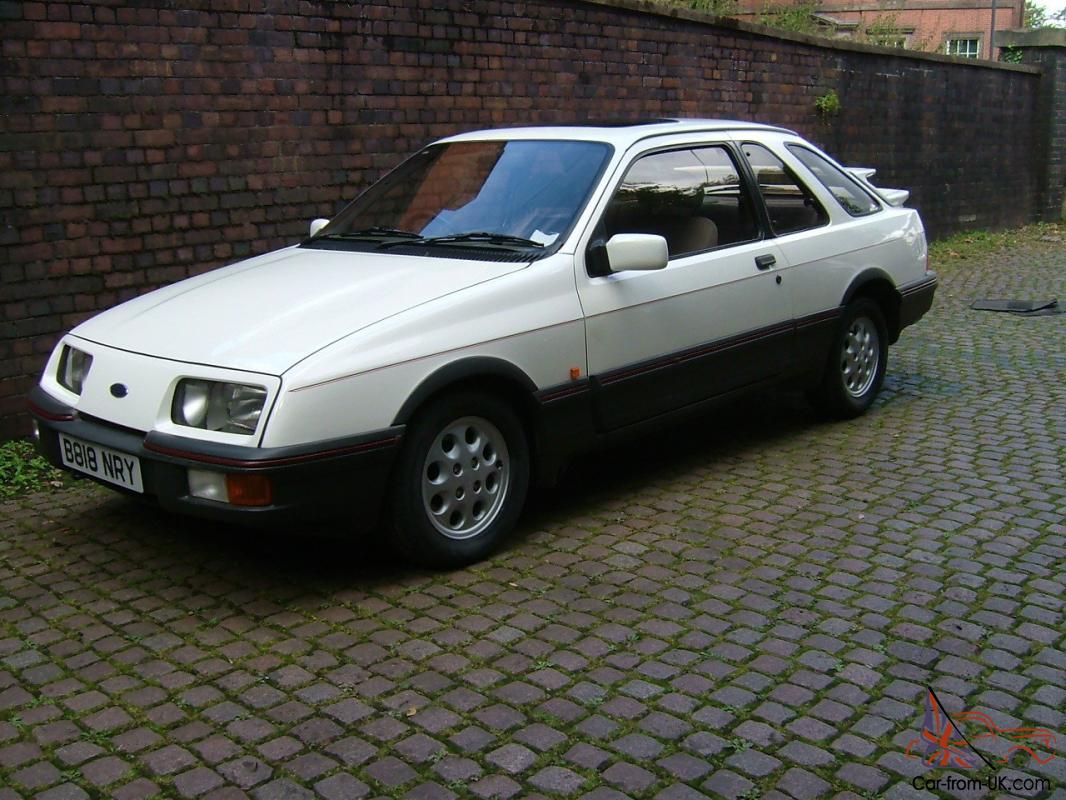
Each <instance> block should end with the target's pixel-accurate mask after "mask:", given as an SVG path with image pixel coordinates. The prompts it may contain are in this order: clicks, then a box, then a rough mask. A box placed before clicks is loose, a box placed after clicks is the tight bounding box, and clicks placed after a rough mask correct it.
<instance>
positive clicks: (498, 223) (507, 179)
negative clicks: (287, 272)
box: [311, 140, 611, 250]
mask: <svg viewBox="0 0 1066 800" xmlns="http://www.w3.org/2000/svg"><path fill="white" fill-rule="evenodd" d="M610 152H611V148H610V146H609V145H607V144H605V143H602V142H585V141H560V140H513V141H471V142H451V143H444V144H436V145H431V146H429V147H427V148H425V149H424V150H422V151H420V152H419V153H417V154H415V155H414V156H412V157H411V158H410V159H408V160H407V161H406V162H404V163H403V164H402V165H400V167H398V168H397V169H396V170H394V171H393V172H391V173H389V174H388V175H387V176H385V178H383V179H382V180H381V181H379V182H378V183H376V184H375V185H374V186H372V187H371V188H370V189H369V190H367V191H366V192H365V193H364V194H363V195H362V196H361V197H359V198H358V199H357V200H356V201H355V202H353V203H352V204H351V205H349V206H348V207H347V208H345V209H344V210H343V211H342V212H341V213H340V214H338V215H337V216H336V217H335V218H334V219H332V220H331V221H330V223H329V225H327V226H326V227H325V228H323V229H322V231H321V232H320V233H319V234H318V235H317V236H316V237H315V239H312V240H311V243H313V242H315V241H316V240H318V239H320V238H321V239H323V240H338V239H347V240H350V241H364V242H365V241H376V242H380V243H381V244H382V245H384V246H388V247H396V246H400V247H402V246H404V245H408V244H410V245H414V246H419V247H421V246H424V245H426V244H434V243H439V244H453V245H455V244H459V245H462V246H476V245H485V246H490V247H491V246H506V247H528V248H529V249H531V250H535V249H544V250H547V249H550V248H552V246H553V245H555V244H557V243H558V244H561V243H562V239H563V238H564V237H565V236H566V234H567V233H568V232H569V230H570V228H571V227H572V225H573V223H574V221H575V219H576V217H577V215H578V212H579V211H580V210H581V208H582V207H583V206H584V204H585V202H586V201H587V199H588V197H589V195H590V193H591V192H592V189H593V187H594V186H595V183H596V180H597V178H598V177H599V175H600V174H601V172H602V170H603V168H604V166H605V165H606V163H607V160H608V158H609V156H610Z"/></svg>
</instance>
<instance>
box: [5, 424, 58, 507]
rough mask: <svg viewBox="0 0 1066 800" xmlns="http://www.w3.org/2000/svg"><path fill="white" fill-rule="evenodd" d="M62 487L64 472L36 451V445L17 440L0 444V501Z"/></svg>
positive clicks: (24, 440)
mask: <svg viewBox="0 0 1066 800" xmlns="http://www.w3.org/2000/svg"><path fill="white" fill-rule="evenodd" d="M62 485H63V473H62V472H60V471H59V470H58V469H56V468H55V467H53V466H52V465H51V464H49V463H48V462H47V461H45V460H44V458H43V457H42V456H41V455H40V454H39V453H38V452H37V448H36V447H34V445H33V443H32V442H30V441H28V440H26V439H15V440H13V441H10V442H5V443H4V444H2V445H0V500H10V499H11V498H13V497H18V496H20V495H23V494H29V493H30V492H38V491H41V490H43V489H48V488H58V487H61V486H62Z"/></svg>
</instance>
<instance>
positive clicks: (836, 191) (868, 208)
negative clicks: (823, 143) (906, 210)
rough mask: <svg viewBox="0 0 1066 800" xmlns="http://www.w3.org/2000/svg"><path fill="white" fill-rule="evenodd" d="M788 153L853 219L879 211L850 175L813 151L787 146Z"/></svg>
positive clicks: (791, 145)
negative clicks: (808, 171) (796, 159)
mask: <svg viewBox="0 0 1066 800" xmlns="http://www.w3.org/2000/svg"><path fill="white" fill-rule="evenodd" d="M788 149H789V151H790V152H791V153H792V155H794V156H795V157H796V158H798V159H799V160H800V161H802V162H803V166H805V167H806V168H807V169H809V170H810V171H811V172H813V173H814V177H816V178H817V179H818V180H819V181H821V183H822V185H823V186H825V188H826V189H828V190H829V193H830V194H831V195H833V197H834V198H835V199H836V201H837V202H838V203H840V205H841V206H842V207H843V209H844V210H845V211H847V212H848V213H849V214H851V216H853V217H865V216H866V215H867V214H873V213H875V212H877V211H880V210H881V204H880V203H878V202H877V201H876V200H874V199H873V197H871V196H870V194H869V193H868V192H867V191H866V190H865V189H863V188H862V187H861V186H860V185H859V184H858V183H857V182H856V181H855V179H853V178H852V177H851V176H850V175H848V174H847V173H845V172H844V171H843V170H841V169H838V168H837V167H836V166H834V165H833V164H831V163H830V162H829V161H828V160H826V159H824V158H822V157H821V156H820V155H818V154H817V153H816V152H814V151H813V150H808V149H807V148H806V147H800V146H799V145H795V144H790V145H788Z"/></svg>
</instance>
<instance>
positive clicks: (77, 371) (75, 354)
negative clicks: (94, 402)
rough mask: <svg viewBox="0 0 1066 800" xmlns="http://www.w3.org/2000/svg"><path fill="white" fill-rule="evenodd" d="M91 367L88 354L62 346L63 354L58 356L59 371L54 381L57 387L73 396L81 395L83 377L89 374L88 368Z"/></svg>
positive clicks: (90, 358) (66, 345)
mask: <svg viewBox="0 0 1066 800" xmlns="http://www.w3.org/2000/svg"><path fill="white" fill-rule="evenodd" d="M92 365H93V357H92V356H91V355H89V354H88V353H85V352H83V351H81V350H79V349H78V348H76V347H71V346H70V345H69V344H65V345H63V352H62V354H61V355H60V356H59V370H58V373H57V374H56V379H57V380H58V381H59V385H60V386H62V387H63V388H64V389H68V390H70V391H72V392H74V394H81V387H82V386H83V385H84V383H85V377H86V376H87V375H88V374H89V367H91V366H92Z"/></svg>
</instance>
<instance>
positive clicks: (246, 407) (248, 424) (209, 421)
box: [170, 378, 267, 434]
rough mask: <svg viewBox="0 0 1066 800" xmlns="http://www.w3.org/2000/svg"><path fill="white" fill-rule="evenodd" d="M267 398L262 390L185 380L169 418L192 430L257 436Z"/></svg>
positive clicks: (175, 393)
mask: <svg viewBox="0 0 1066 800" xmlns="http://www.w3.org/2000/svg"><path fill="white" fill-rule="evenodd" d="M266 396H267V390H266V389H264V388H263V387H262V386H246V385H245V384H243V383H222V382H220V381H203V380H197V379H194V378H184V379H182V380H181V381H179V383H178V388H177V389H176V390H175V392H174V403H173V405H172V406H171V410H170V418H171V419H172V420H174V422H175V423H177V424H178V425H187V426H189V427H190V428H202V429H204V430H208V431H220V432H222V433H243V434H249V433H255V428H256V426H257V425H258V424H259V417H261V416H262V414H263V404H264V403H265V402H266Z"/></svg>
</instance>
